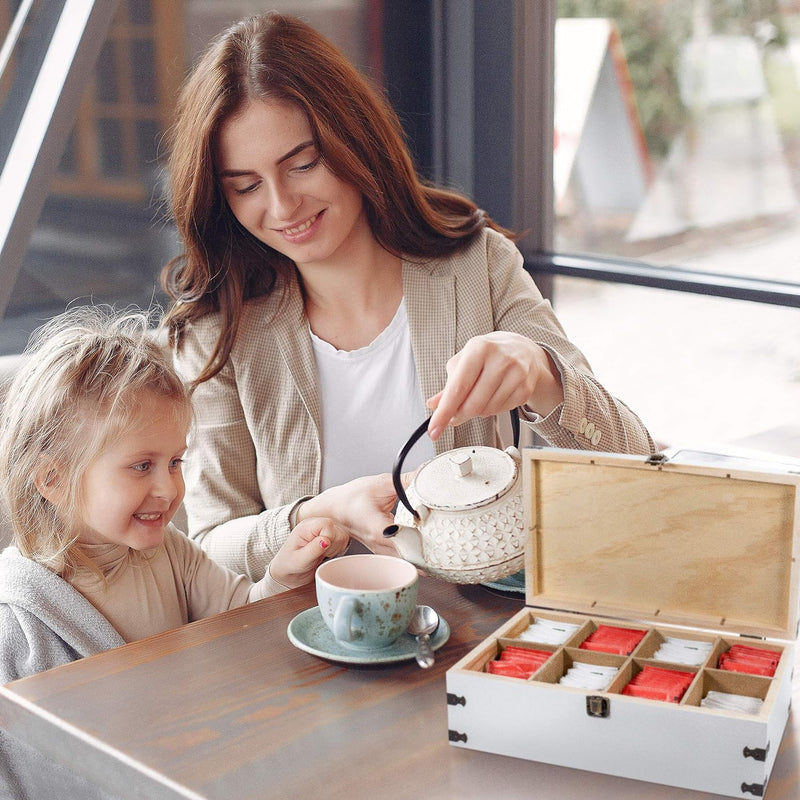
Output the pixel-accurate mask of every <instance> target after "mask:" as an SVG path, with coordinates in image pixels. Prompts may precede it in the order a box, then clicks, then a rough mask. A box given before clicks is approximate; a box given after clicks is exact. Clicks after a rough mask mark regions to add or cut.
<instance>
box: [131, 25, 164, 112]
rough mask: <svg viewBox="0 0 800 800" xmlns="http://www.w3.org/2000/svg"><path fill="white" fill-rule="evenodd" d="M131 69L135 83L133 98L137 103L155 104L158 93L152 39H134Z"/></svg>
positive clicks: (132, 42)
mask: <svg viewBox="0 0 800 800" xmlns="http://www.w3.org/2000/svg"><path fill="white" fill-rule="evenodd" d="M130 52H131V69H132V70H133V74H134V76H135V79H134V81H133V97H134V100H135V101H136V102H137V103H145V104H147V103H151V104H152V103H155V102H156V97H157V92H156V76H155V71H154V70H155V68H156V57H155V50H154V47H153V42H152V40H151V39H134V40H133V41H131V50H130Z"/></svg>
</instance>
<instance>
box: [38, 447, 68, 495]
mask: <svg viewBox="0 0 800 800" xmlns="http://www.w3.org/2000/svg"><path fill="white" fill-rule="evenodd" d="M33 482H34V483H35V484H36V488H37V489H38V490H39V494H40V495H41V496H42V497H44V499H45V500H47V501H49V502H50V503H54V504H56V503H58V502H59V501H60V500H61V499H62V498H63V496H64V485H63V481H62V480H61V472H60V471H59V468H58V465H57V464H56V462H55V461H53V460H52V459H50V458H48V459H45V460H43V461H41V462H40V464H39V466H38V468H37V470H36V474H35V475H34V478H33Z"/></svg>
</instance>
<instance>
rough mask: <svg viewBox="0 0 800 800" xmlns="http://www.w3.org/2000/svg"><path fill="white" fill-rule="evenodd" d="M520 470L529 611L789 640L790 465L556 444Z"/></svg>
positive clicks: (792, 604) (794, 503)
mask: <svg viewBox="0 0 800 800" xmlns="http://www.w3.org/2000/svg"><path fill="white" fill-rule="evenodd" d="M698 455H699V454H698ZM522 468H523V503H524V513H525V525H526V530H527V533H528V540H527V542H526V553H525V597H526V603H527V605H529V606H533V607H535V608H542V609H549V610H561V611H573V612H579V613H583V614H591V615H594V616H603V617H613V618H623V619H627V620H631V621H635V620H638V621H641V622H643V623H649V624H658V623H662V624H669V625H678V626H686V627H691V628H702V629H705V630H716V631H721V632H723V633H726V634H730V635H737V634H743V635H751V636H758V637H762V638H777V639H794V638H795V637H796V635H797V625H798V608H797V606H798V585H797V581H798V576H797V554H798V553H797V550H798V537H797V535H796V529H797V520H798V516H800V515H799V514H798V498H799V497H800V492H799V491H798V488H799V487H800V474H799V473H798V471H796V469H795V470H793V469H791V468H790V467H788V466H786V465H782V464H776V465H775V466H774V468H764V465H763V464H761V463H760V462H755V461H753V462H748V461H747V460H746V459H741V458H733V459H728V458H726V457H725V456H719V457H715V456H713V455H712V456H711V457H709V456H708V454H704V455H703V457H702V458H697V459H695V460H692V458H691V454H687V455H686V456H684V457H676V458H675V459H671V458H667V457H665V456H663V455H656V456H651V457H645V456H630V455H616V454H602V453H594V452H585V451H578V450H558V449H552V448H525V450H523V465H522Z"/></svg>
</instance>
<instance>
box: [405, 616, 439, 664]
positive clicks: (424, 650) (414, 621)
mask: <svg viewBox="0 0 800 800" xmlns="http://www.w3.org/2000/svg"><path fill="white" fill-rule="evenodd" d="M438 627H439V615H438V614H437V613H436V611H435V610H434V609H432V608H431V607H430V606H417V607H416V608H415V609H414V613H413V614H412V616H411V621H410V622H409V623H408V632H409V633H410V634H411V635H412V636H416V637H417V656H416V657H417V664H419V665H420V666H421V667H422V668H423V669H427V668H428V667H430V666H432V665H433V660H434V656H433V650H432V649H431V645H430V637H431V634H433V633H436V630H437V628H438Z"/></svg>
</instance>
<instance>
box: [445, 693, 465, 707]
mask: <svg viewBox="0 0 800 800" xmlns="http://www.w3.org/2000/svg"><path fill="white" fill-rule="evenodd" d="M466 704H467V698H466V697H459V696H458V695H457V694H453V693H452V692H448V693H447V705H449V706H465V705H466Z"/></svg>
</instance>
